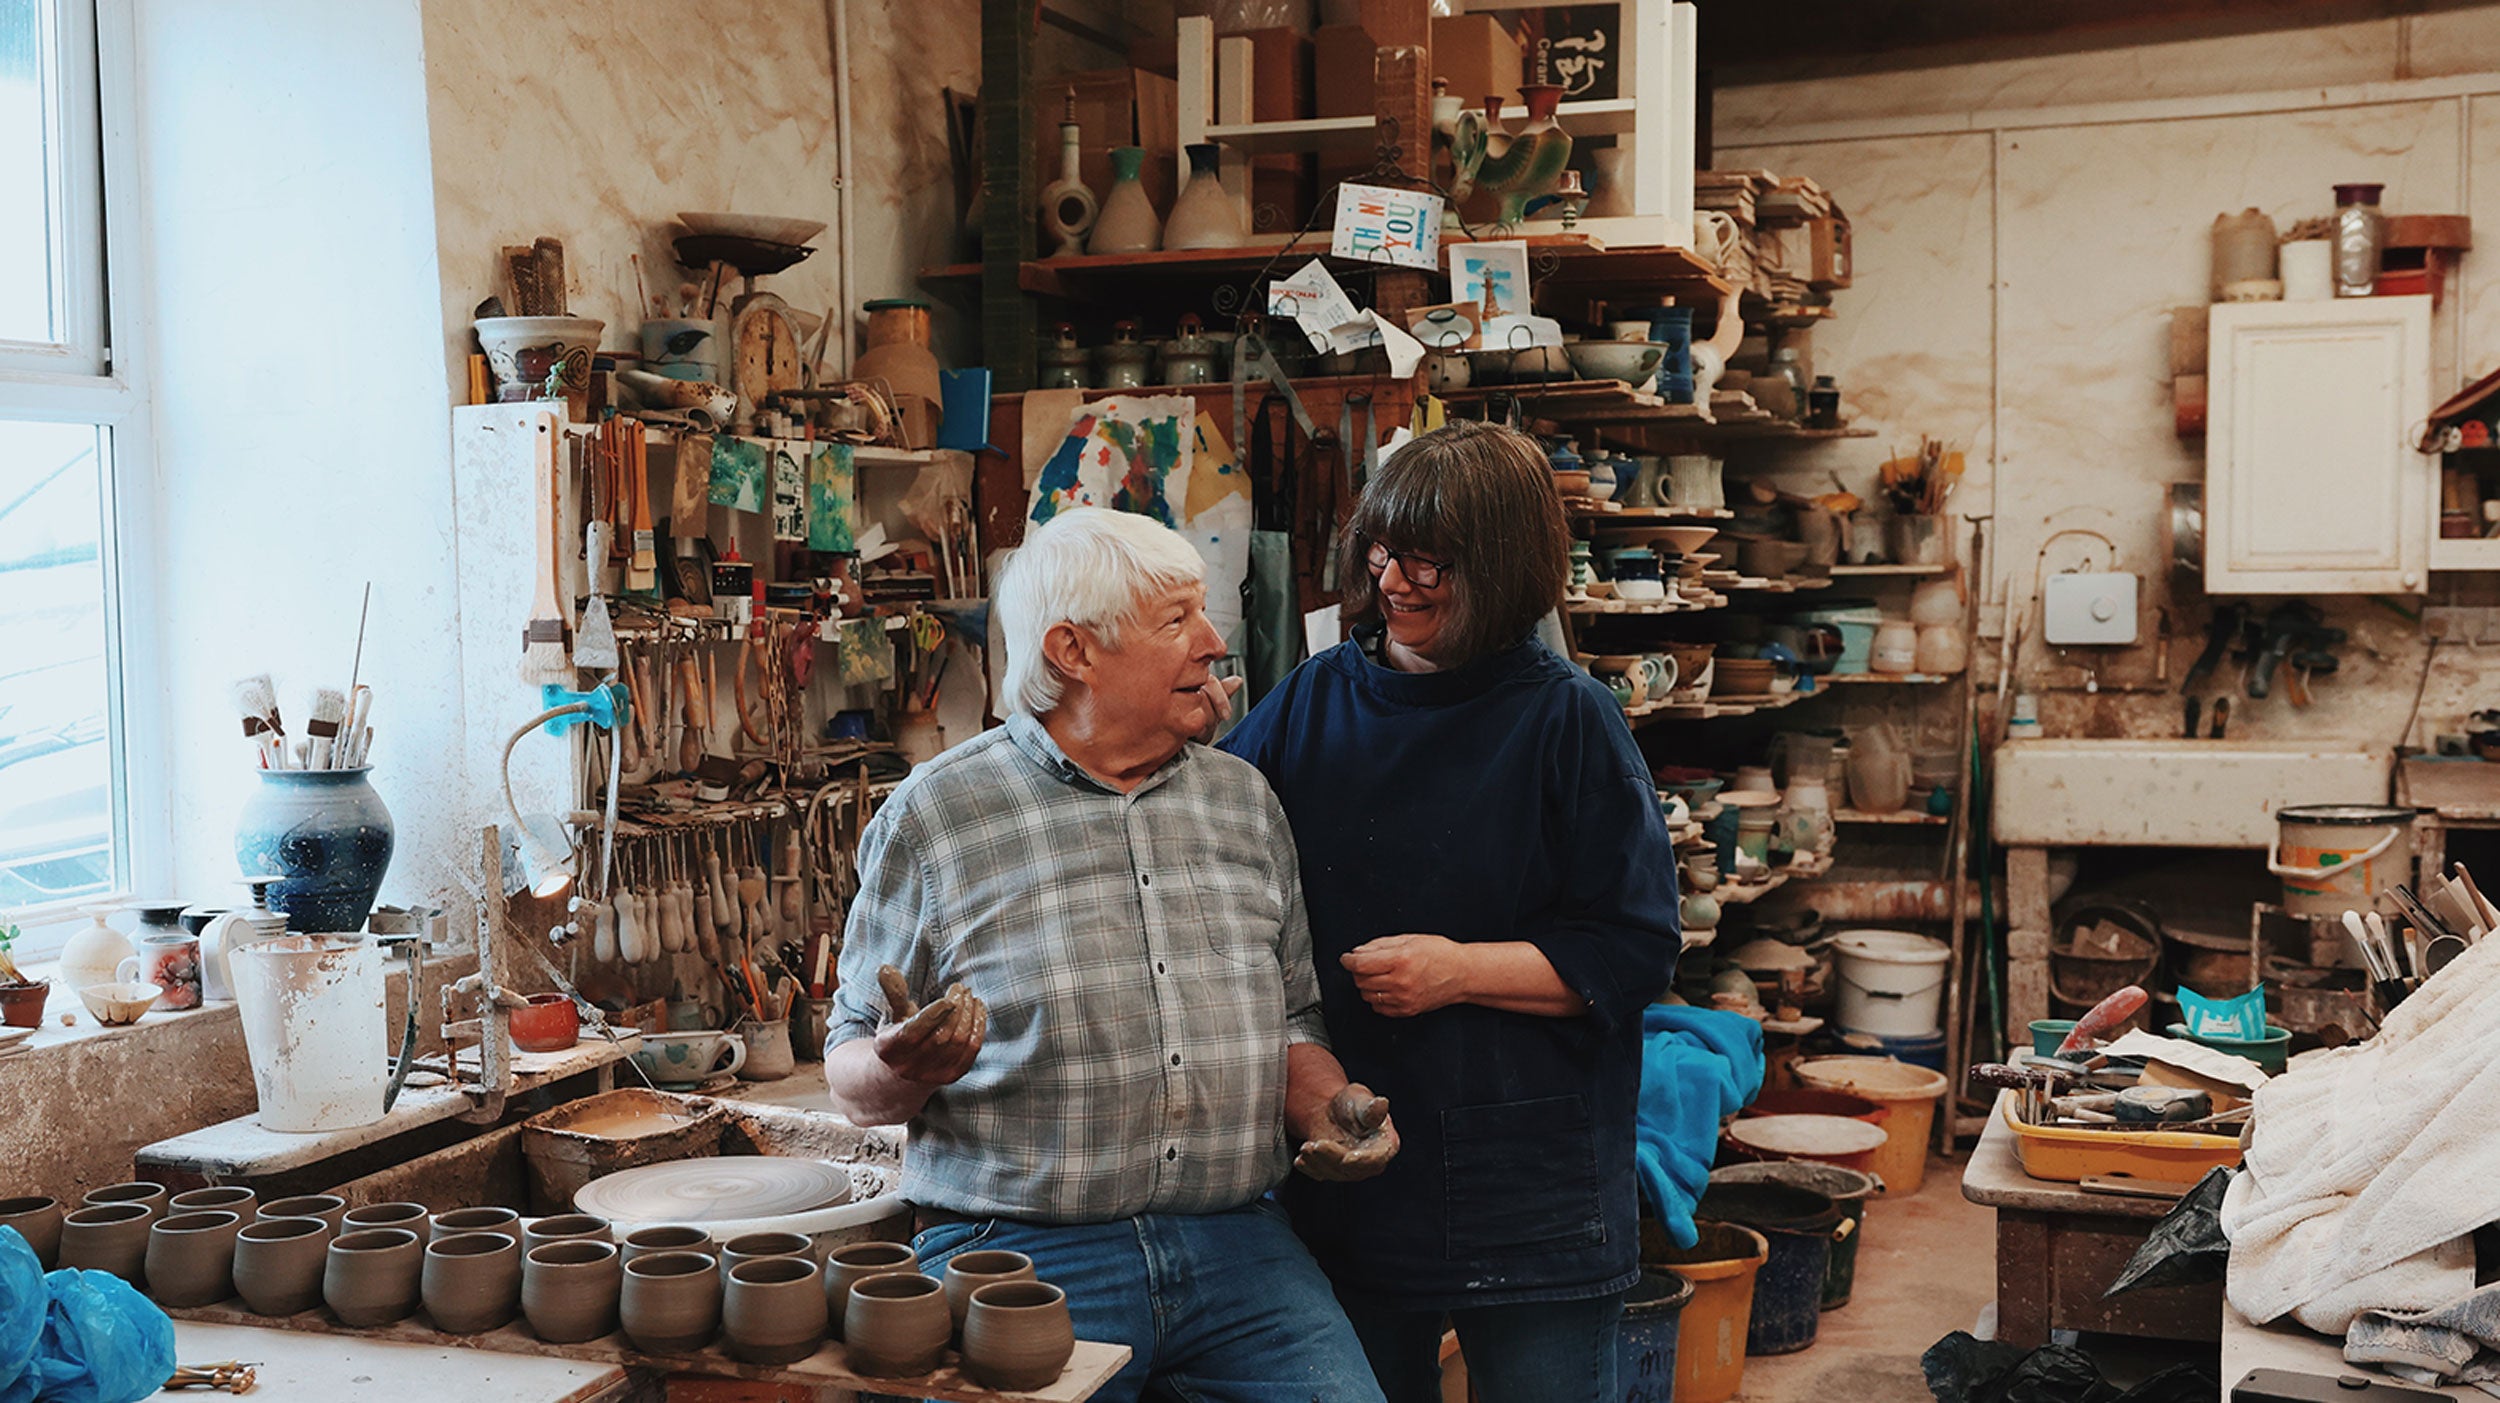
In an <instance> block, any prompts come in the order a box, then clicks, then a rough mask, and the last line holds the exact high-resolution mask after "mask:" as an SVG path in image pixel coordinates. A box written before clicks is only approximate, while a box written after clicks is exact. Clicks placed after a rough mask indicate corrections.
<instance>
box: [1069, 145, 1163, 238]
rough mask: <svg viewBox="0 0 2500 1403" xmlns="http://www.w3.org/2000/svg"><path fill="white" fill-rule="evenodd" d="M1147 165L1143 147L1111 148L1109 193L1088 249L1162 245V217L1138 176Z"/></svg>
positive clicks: (1096, 222)
mask: <svg viewBox="0 0 2500 1403" xmlns="http://www.w3.org/2000/svg"><path fill="white" fill-rule="evenodd" d="M1145 168H1146V148H1145V147H1143V146H1115V147H1113V148H1111V193H1109V194H1107V195H1105V196H1103V198H1102V213H1101V214H1100V215H1098V216H1096V218H1095V220H1094V234H1093V237H1092V238H1091V239H1088V240H1087V241H1086V244H1085V247H1086V251H1087V252H1089V253H1152V252H1154V251H1155V250H1156V249H1159V248H1161V247H1163V219H1162V217H1161V216H1159V215H1157V214H1156V213H1155V207H1154V202H1153V201H1151V200H1149V199H1147V198H1146V187H1145V186H1144V185H1143V184H1142V183H1140V182H1139V180H1138V176H1139V174H1140V173H1142V172H1143V171H1144V170H1145Z"/></svg>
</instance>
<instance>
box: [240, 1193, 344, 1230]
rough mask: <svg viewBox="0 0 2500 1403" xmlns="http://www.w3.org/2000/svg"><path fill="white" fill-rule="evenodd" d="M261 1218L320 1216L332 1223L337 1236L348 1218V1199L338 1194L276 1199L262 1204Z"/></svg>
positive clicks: (326, 1221) (301, 1195) (331, 1228)
mask: <svg viewBox="0 0 2500 1403" xmlns="http://www.w3.org/2000/svg"><path fill="white" fill-rule="evenodd" d="M258 1216H259V1217H261V1218H264V1219H266V1218H319V1219H320V1220H321V1221H323V1222H325V1223H328V1224H329V1225H330V1234H331V1236H333V1237H335V1236H337V1235H338V1234H339V1232H340V1231H341V1224H343V1223H345V1222H346V1220H347V1200H346V1199H343V1198H341V1197H339V1196H338V1195H337V1194H298V1195H297V1196H295V1197H294V1198H281V1199H275V1200H272V1201H270V1202H268V1203H264V1204H262V1205H260V1208H259V1210H258Z"/></svg>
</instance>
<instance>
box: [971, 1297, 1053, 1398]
mask: <svg viewBox="0 0 2500 1403" xmlns="http://www.w3.org/2000/svg"><path fill="white" fill-rule="evenodd" d="M1074 1353H1076V1328H1075V1326H1074V1325H1073V1324H1071V1323H1070V1321H1069V1319H1068V1296H1067V1293H1066V1292H1064V1291H1062V1290H1060V1289H1059V1288H1058V1287H1056V1286H1053V1285H1051V1284H1050V1283H1049V1282H1046V1281H1002V1282H995V1283H992V1284H991V1285H988V1286H984V1287H982V1288H981V1289H980V1290H978V1291H975V1292H973V1293H972V1310H971V1313H970V1314H968V1315H966V1316H965V1317H964V1372H965V1373H967V1374H970V1375H971V1376H972V1377H973V1379H974V1380H975V1381H976V1382H979V1383H982V1384H985V1385H987V1386H989V1387H991V1388H995V1389H1015V1390H1026V1389H1038V1388H1047V1387H1049V1386H1050V1385H1051V1384H1053V1383H1055V1382H1057V1381H1058V1378H1059V1371H1060V1370H1062V1369H1065V1368H1066V1367H1067V1366H1068V1356H1069V1355H1072V1354H1074Z"/></svg>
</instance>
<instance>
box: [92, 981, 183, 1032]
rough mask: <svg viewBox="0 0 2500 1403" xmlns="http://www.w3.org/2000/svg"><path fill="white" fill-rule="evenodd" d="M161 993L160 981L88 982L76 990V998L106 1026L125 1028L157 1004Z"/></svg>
mask: <svg viewBox="0 0 2500 1403" xmlns="http://www.w3.org/2000/svg"><path fill="white" fill-rule="evenodd" d="M164 993H165V986H164V985H162V984H90V985H88V986H87V987H86V988H84V989H81V990H79V991H78V1001H79V1002H80V1003H82V1004H85V1005H86V1006H87V1012H89V1013H91V1014H93V1015H95V1021H96V1022H98V1023H101V1024H103V1025H104V1026H105V1027H107V1028H126V1027H129V1026H130V1025H131V1024H133V1023H136V1022H138V1021H139V1018H140V1016H141V1015H143V1014H145V1013H146V1012H147V1011H148V1010H149V1009H151V1008H154V1007H156V1001H157V999H159V998H161V997H162V996H163V995H164Z"/></svg>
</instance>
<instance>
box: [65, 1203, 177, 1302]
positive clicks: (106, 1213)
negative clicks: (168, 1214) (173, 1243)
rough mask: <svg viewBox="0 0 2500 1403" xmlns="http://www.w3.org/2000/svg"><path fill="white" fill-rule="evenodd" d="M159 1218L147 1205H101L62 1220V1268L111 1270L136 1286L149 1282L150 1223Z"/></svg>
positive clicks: (90, 1206) (71, 1214)
mask: <svg viewBox="0 0 2500 1403" xmlns="http://www.w3.org/2000/svg"><path fill="white" fill-rule="evenodd" d="M154 1221H156V1215H155V1213H153V1212H152V1211H150V1208H149V1205H147V1204H145V1203H100V1204H91V1205H89V1206H87V1207H84V1208H80V1209H77V1210H76V1211H74V1212H71V1213H69V1214H68V1215H66V1216H65V1217H63V1218H62V1219H61V1265H62V1266H65V1267H76V1268H78V1269H80V1270H81V1271H109V1272H111V1273H112V1274H113V1275H115V1276H118V1277H120V1278H121V1279H122V1280H124V1281H127V1282H129V1283H130V1284H131V1285H133V1286H136V1285H138V1284H139V1283H140V1282H142V1281H144V1280H146V1279H147V1260H148V1224H150V1223H152V1222H154Z"/></svg>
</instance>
